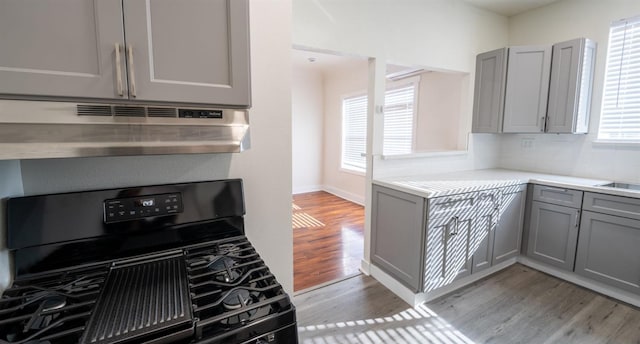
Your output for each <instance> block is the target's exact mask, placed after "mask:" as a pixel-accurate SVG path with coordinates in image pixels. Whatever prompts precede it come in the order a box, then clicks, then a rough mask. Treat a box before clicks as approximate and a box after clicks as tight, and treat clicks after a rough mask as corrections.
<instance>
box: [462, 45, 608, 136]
mask: <svg viewBox="0 0 640 344" xmlns="http://www.w3.org/2000/svg"><path fill="white" fill-rule="evenodd" d="M595 55H596V44H595V42H593V41H592V40H589V39H586V38H579V39H574V40H571V41H566V42H562V43H557V44H554V45H553V47H551V46H515V47H510V48H508V49H507V48H503V49H498V50H493V51H489V52H486V53H482V54H479V55H478V56H477V58H476V78H475V90H474V95H475V97H474V101H473V126H472V132H474V133H500V132H503V133H541V132H548V133H571V134H579V133H587V132H588V130H589V114H590V112H591V93H592V85H593V74H594V70H595Z"/></svg>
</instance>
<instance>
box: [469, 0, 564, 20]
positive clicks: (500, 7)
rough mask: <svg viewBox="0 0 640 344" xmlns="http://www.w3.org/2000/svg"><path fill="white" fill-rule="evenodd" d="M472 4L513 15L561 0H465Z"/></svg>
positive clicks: (504, 14)
mask: <svg viewBox="0 0 640 344" xmlns="http://www.w3.org/2000/svg"><path fill="white" fill-rule="evenodd" d="M464 1H466V2H468V3H470V4H471V5H473V6H475V7H479V8H484V9H485V10H489V11H491V12H494V13H497V14H501V15H503V16H507V17H510V16H513V15H516V14H520V13H522V12H526V11H529V10H532V9H534V8H538V7H542V6H546V5H548V4H551V3H554V2H558V1H560V0H464Z"/></svg>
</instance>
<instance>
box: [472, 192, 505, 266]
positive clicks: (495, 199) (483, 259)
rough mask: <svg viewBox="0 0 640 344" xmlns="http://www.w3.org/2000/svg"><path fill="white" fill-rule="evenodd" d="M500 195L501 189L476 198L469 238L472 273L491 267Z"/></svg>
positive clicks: (484, 193)
mask: <svg viewBox="0 0 640 344" xmlns="http://www.w3.org/2000/svg"><path fill="white" fill-rule="evenodd" d="M500 196H501V193H500V192H499V191H495V190H489V191H485V192H481V193H480V195H479V196H478V197H477V199H476V205H475V214H476V215H475V217H474V223H473V230H472V232H471V236H470V238H469V246H470V247H471V254H472V258H471V264H472V266H471V273H477V272H480V271H482V270H485V269H487V268H489V267H491V260H492V259H491V258H492V255H493V246H494V234H495V229H496V227H497V222H498V217H499V204H500Z"/></svg>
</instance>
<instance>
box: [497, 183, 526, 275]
mask: <svg viewBox="0 0 640 344" xmlns="http://www.w3.org/2000/svg"><path fill="white" fill-rule="evenodd" d="M526 192H527V186H526V185H518V186H517V187H508V188H506V189H505V190H504V193H503V194H502V199H501V202H500V214H499V220H498V225H497V226H496V229H495V233H494V242H493V252H492V253H493V254H492V262H491V264H492V265H495V264H498V263H502V262H503V261H505V260H508V259H510V258H513V257H517V256H518V254H519V253H520V243H521V242H522V226H523V221H524V209H525V201H526Z"/></svg>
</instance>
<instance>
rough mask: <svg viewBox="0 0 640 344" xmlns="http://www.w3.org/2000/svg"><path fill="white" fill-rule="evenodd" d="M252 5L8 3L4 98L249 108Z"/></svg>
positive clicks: (75, 0)
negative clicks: (131, 101)
mask: <svg viewBox="0 0 640 344" xmlns="http://www.w3.org/2000/svg"><path fill="white" fill-rule="evenodd" d="M248 7H249V2H248V0H183V1H170V0H154V1H146V0H127V1H121V0H92V1H87V0H41V1H20V0H4V1H2V2H0V32H2V35H0V44H1V46H2V49H0V78H1V79H2V81H3V82H2V83H1V84H0V94H2V95H3V96H4V97H5V98H15V97H22V96H28V97H35V98H45V99H46V98H50V97H65V98H84V99H86V98H91V99H103V100H114V99H115V100H117V99H128V100H133V101H141V102H172V103H176V102H178V103H193V104H217V105H230V106H237V107H249V106H250V105H251V104H250V87H249V85H250V75H249V62H250V61H249V60H250V59H249V8H248ZM123 18H124V21H123Z"/></svg>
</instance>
